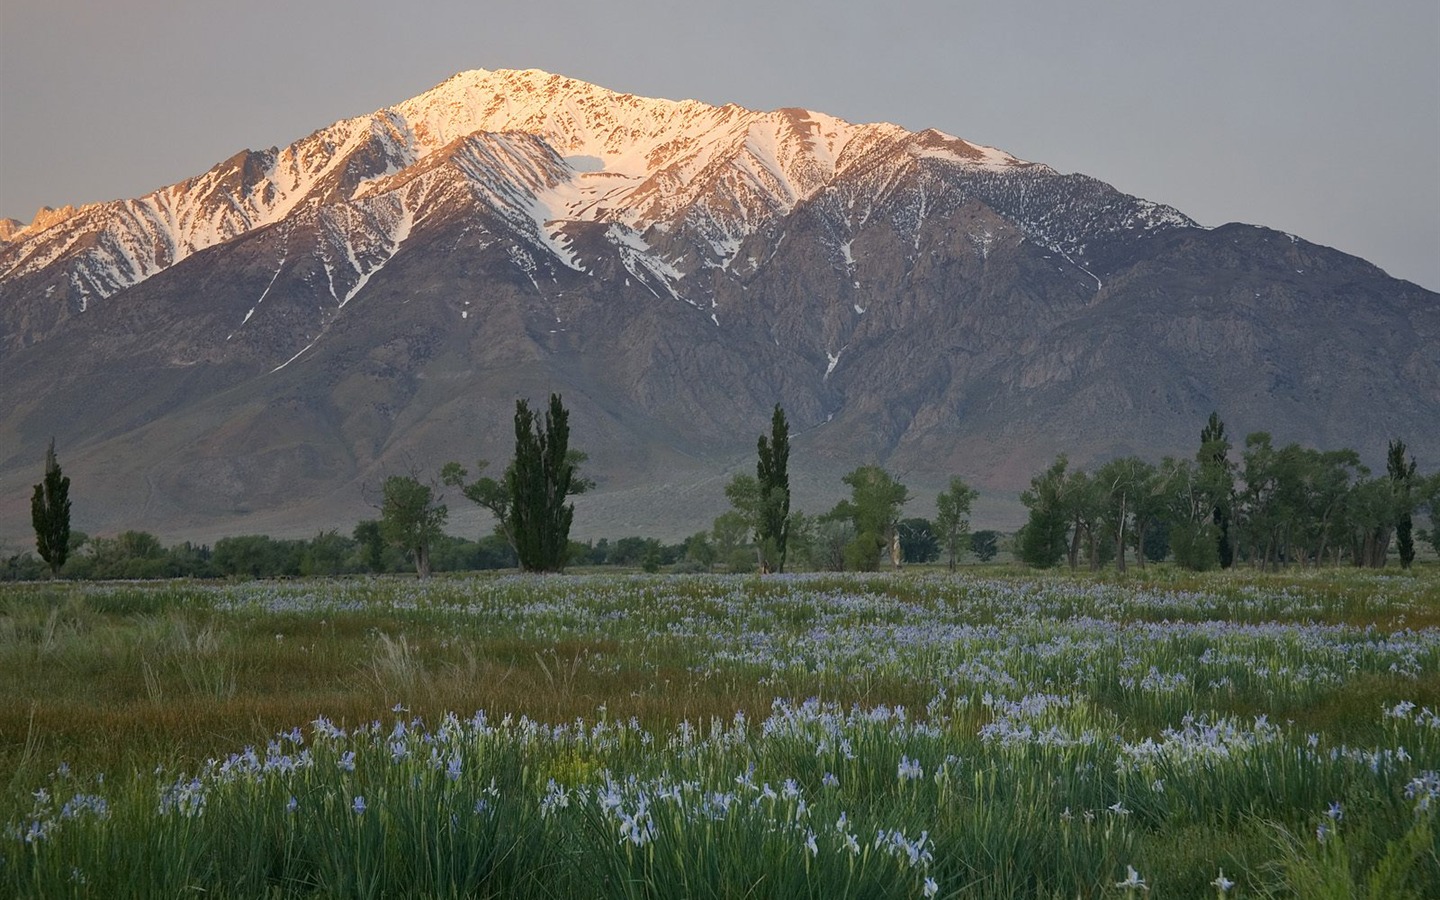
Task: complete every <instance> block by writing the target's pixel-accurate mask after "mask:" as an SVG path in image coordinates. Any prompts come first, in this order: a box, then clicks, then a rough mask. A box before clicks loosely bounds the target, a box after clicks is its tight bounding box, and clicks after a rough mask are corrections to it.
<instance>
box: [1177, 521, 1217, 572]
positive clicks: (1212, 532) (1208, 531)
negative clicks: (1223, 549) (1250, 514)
mask: <svg viewBox="0 0 1440 900" xmlns="http://www.w3.org/2000/svg"><path fill="white" fill-rule="evenodd" d="M1219 532H1220V529H1219V527H1218V526H1216V525H1215V524H1213V523H1211V522H1194V521H1189V520H1185V521H1180V522H1177V523H1176V524H1174V525H1172V526H1171V527H1170V549H1171V551H1172V552H1173V553H1174V554H1175V564H1176V565H1178V566H1182V567H1184V568H1186V569H1189V570H1191V571H1193V572H1206V571H1209V570H1211V569H1214V568H1216V567H1218V566H1219V565H1220V550H1219V541H1218V540H1216V536H1217V535H1218V534H1219Z"/></svg>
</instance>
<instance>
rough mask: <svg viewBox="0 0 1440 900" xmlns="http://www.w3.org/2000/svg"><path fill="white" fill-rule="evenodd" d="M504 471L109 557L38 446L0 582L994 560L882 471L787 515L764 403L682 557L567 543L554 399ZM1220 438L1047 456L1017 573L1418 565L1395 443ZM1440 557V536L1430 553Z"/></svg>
mask: <svg viewBox="0 0 1440 900" xmlns="http://www.w3.org/2000/svg"><path fill="white" fill-rule="evenodd" d="M514 433H515V451H514V456H513V457H512V458H511V460H510V462H509V463H508V464H507V465H506V467H505V468H504V470H502V471H501V473H500V474H499V477H490V476H486V475H484V474H483V472H484V470H485V469H486V468H488V463H487V462H486V461H484V460H481V461H480V462H479V463H478V465H477V466H476V477H475V478H474V479H473V480H471V475H470V472H469V471H468V470H467V469H466V468H465V467H464V466H462V465H460V464H459V463H456V462H450V463H447V464H445V465H444V466H443V467H442V468H441V470H440V473H439V479H438V481H433V480H432V481H428V482H427V481H423V480H422V479H421V478H420V476H419V475H418V474H417V473H413V472H412V473H411V474H409V475H394V476H391V477H389V478H387V479H386V480H385V482H384V483H383V485H382V487H381V491H380V498H379V503H378V509H379V517H378V518H376V519H369V520H365V521H362V522H360V523H359V524H358V525H356V527H355V529H354V531H353V532H352V533H351V534H350V535H348V536H347V535H342V534H340V533H339V532H338V531H334V530H332V531H321V532H320V533H318V534H317V535H316V536H315V537H314V538H311V539H309V540H277V539H273V538H269V537H267V536H264V535H242V536H239V537H233V538H224V539H221V540H220V541H217V542H216V544H215V546H214V547H213V548H211V547H209V546H203V545H194V544H191V543H188V542H187V543H184V544H179V545H175V546H173V547H169V548H165V547H163V546H162V545H161V543H160V541H159V540H158V539H157V538H155V537H154V536H153V535H150V534H147V533H145V532H136V531H127V532H124V533H123V534H121V535H119V536H117V537H114V538H89V537H88V536H86V535H84V534H83V533H80V532H73V533H72V532H71V531H70V523H69V515H70V500H69V485H70V480H69V478H67V477H65V476H64V475H63V473H62V472H61V471H60V467H59V464H58V462H56V459H55V452H54V443H53V441H52V442H51V444H50V446H49V448H48V449H47V451H46V459H45V474H44V478H43V479H42V481H41V483H39V484H37V485H35V492H34V496H33V498H32V503H31V513H32V522H33V524H34V529H35V535H36V549H37V551H38V553H39V554H40V557H41V560H43V565H42V564H41V563H40V562H37V561H35V560H34V558H33V557H30V556H29V555H28V554H17V555H15V556H12V557H10V558H9V559H8V560H6V561H5V565H4V567H3V568H0V578H12V579H13V578H35V577H39V576H40V575H41V574H43V573H44V572H45V571H46V569H48V571H49V572H50V574H51V575H58V576H63V577H71V578H153V577H185V576H189V577H212V576H232V577H235V576H240V577H270V576H302V575H339V574H348V573H359V572H372V573H380V572H395V571H400V570H402V569H405V568H413V569H414V571H415V573H416V575H417V576H418V577H421V578H425V577H428V576H429V575H430V574H431V573H432V572H434V571H458V570H472V569H498V568H514V567H518V568H520V569H522V570H524V571H529V572H557V571H562V570H564V569H565V568H566V566H567V565H623V566H638V567H640V568H643V569H646V570H647V571H658V570H659V569H660V568H661V567H665V568H668V569H671V570H674V571H695V572H701V571H714V570H716V569H717V568H719V569H722V570H724V571H730V572H750V571H759V572H761V573H776V572H783V571H785V570H786V568H787V566H789V567H791V568H801V569H809V570H835V571H841V570H854V571H875V570H877V569H879V568H880V567H881V566H883V565H886V564H887V563H888V564H889V565H893V566H896V567H898V566H900V565H902V564H904V563H906V562H911V563H926V562H933V561H935V560H937V559H939V558H941V557H942V556H943V557H944V558H945V559H946V562H947V564H948V566H949V567H950V568H951V569H952V570H953V569H954V568H955V566H956V564H957V562H959V561H960V560H962V559H963V558H964V556H965V555H967V554H970V555H973V556H974V557H975V558H976V559H978V560H980V561H982V562H983V561H988V560H990V559H993V558H994V557H995V556H996V555H997V553H998V552H999V550H1000V544H1001V538H1002V535H1001V534H1000V533H999V532H996V531H993V530H981V531H976V532H974V533H972V532H971V530H970V521H969V517H970V508H971V504H972V502H973V501H974V500H975V498H976V496H977V494H976V492H975V491H974V490H973V489H972V488H970V486H969V485H968V484H966V482H965V481H964V479H962V478H960V477H958V476H957V477H952V478H951V479H950V482H949V484H948V486H947V488H946V489H945V490H944V491H943V492H941V493H940V494H939V495H938V496H937V497H936V498H935V508H936V516H935V519H934V520H933V521H931V520H929V519H924V518H919V517H909V518H904V517H902V513H901V511H902V508H903V507H904V506H905V504H906V503H908V502H909V501H910V500H911V499H912V497H911V494H910V492H909V490H908V488H906V486H905V485H904V484H902V483H901V482H899V481H898V480H897V479H896V478H895V477H894V476H893V475H892V474H891V473H889V472H887V471H885V470H884V469H883V468H881V467H880V466H878V465H864V466H860V467H858V468H856V469H854V470H852V471H851V472H850V473H848V474H847V475H845V476H844V478H843V479H842V481H843V483H844V484H845V485H846V486H847V487H848V488H849V496H848V497H846V498H845V499H843V500H841V501H840V502H839V503H837V504H836V505H835V506H834V507H833V508H832V509H830V510H829V511H827V512H824V513H821V514H817V515H807V514H806V513H804V512H803V511H799V510H794V509H792V508H791V493H790V481H789V455H790V440H789V424H788V422H787V421H786V419H785V412H784V409H783V408H782V407H781V406H780V405H779V404H776V406H775V408H774V410H773V413H772V416H771V423H770V429H769V432H768V433H764V434H761V435H760V436H759V438H758V439H757V445H756V463H755V474H754V475H750V474H748V473H742V474H739V475H736V476H735V477H733V478H732V479H731V480H730V482H729V483H728V484H727V485H726V486H725V496H726V498H727V499H728V500H729V502H730V509H728V510H727V511H726V512H724V513H722V514H721V515H720V516H718V517H717V518H716V519H715V520H714V522H713V523H712V527H711V528H710V529H708V530H706V531H702V532H698V533H696V534H693V535H691V536H690V537H688V538H686V539H685V540H684V541H683V542H681V543H678V544H672V545H667V544H663V543H661V542H660V541H658V540H655V539H650V538H641V537H626V538H620V539H618V540H616V541H614V542H613V543H612V542H611V541H609V540H608V539H602V540H600V541H598V542H588V543H580V542H576V541H573V540H571V539H570V529H571V525H572V524H573V521H574V504H573V503H572V502H570V498H572V497H574V496H575V495H577V494H581V493H583V492H585V491H587V490H589V489H590V488H591V487H593V482H591V481H590V480H589V479H588V478H585V477H584V476H583V475H581V473H580V467H581V466H582V465H583V464H584V462H585V460H586V457H585V454H584V453H583V452H580V451H579V450H576V449H574V448H572V447H571V446H570V441H569V435H570V429H569V414H568V411H567V410H566V409H565V407H564V404H563V403H562V402H561V398H560V396H559V395H554V394H552V395H551V397H550V400H549V403H548V405H547V407H546V409H545V410H544V412H543V414H542V413H540V412H537V411H534V410H532V409H531V408H530V406H529V404H528V403H527V402H526V401H525V400H523V399H521V400H517V401H516V408H515V418H514ZM1233 449H1234V448H1233V447H1232V445H1231V443H1230V440H1229V438H1228V436H1227V434H1226V432H1225V426H1224V424H1223V423H1222V422H1221V421H1220V419H1219V417H1218V415H1217V414H1212V415H1211V416H1210V419H1209V421H1208V422H1207V423H1206V425H1205V427H1204V428H1203V429H1202V431H1201V434H1200V442H1199V448H1198V450H1197V451H1196V454H1195V458H1194V459H1193V460H1192V459H1177V458H1173V457H1166V458H1165V459H1164V460H1162V461H1161V462H1160V463H1159V464H1158V465H1156V464H1152V463H1149V462H1146V461H1144V460H1142V459H1140V458H1139V457H1135V456H1127V457H1123V458H1120V459H1115V460H1111V461H1110V462H1107V463H1105V464H1103V465H1100V466H1098V467H1096V468H1094V469H1093V470H1092V471H1085V470H1083V469H1080V468H1072V467H1071V466H1070V464H1069V462H1068V459H1067V458H1066V456H1065V455H1063V454H1062V455H1060V456H1059V457H1058V458H1057V459H1056V460H1055V462H1054V463H1053V464H1052V465H1051V466H1050V467H1048V468H1047V469H1046V470H1045V471H1043V472H1041V473H1039V474H1038V475H1036V476H1035V477H1034V478H1033V479H1032V480H1031V483H1030V486H1029V488H1028V489H1027V490H1026V491H1024V492H1023V493H1022V495H1021V500H1022V502H1023V503H1024V504H1025V506H1026V507H1027V509H1028V512H1029V515H1028V519H1027V522H1026V524H1025V526H1024V527H1023V528H1021V530H1020V531H1019V532H1018V533H1017V534H1016V535H1015V539H1014V541H1013V550H1014V552H1015V555H1016V557H1017V558H1018V559H1020V560H1021V561H1023V562H1025V563H1027V564H1029V565H1031V566H1035V567H1040V568H1045V567H1051V566H1055V565H1059V564H1060V563H1061V562H1062V561H1065V562H1068V565H1069V567H1070V568H1071V569H1072V570H1073V569H1078V568H1079V567H1080V566H1081V565H1082V564H1083V565H1085V566H1086V567H1088V568H1090V569H1098V568H1100V567H1101V566H1104V565H1107V564H1111V563H1112V562H1113V564H1114V565H1115V566H1116V567H1117V568H1118V569H1119V570H1120V571H1125V569H1126V568H1127V566H1128V560H1129V558H1130V554H1131V553H1133V554H1134V557H1133V558H1134V559H1135V561H1136V562H1137V564H1138V565H1140V566H1142V567H1143V566H1144V565H1145V562H1146V560H1157V561H1158V560H1162V559H1165V558H1167V557H1170V556H1173V558H1174V560H1175V562H1176V563H1177V564H1178V565H1180V566H1183V567H1185V568H1190V569H1196V570H1204V569H1210V568H1228V567H1230V566H1231V565H1233V564H1235V563H1236V562H1237V561H1239V562H1244V563H1248V564H1251V565H1255V566H1258V567H1264V568H1276V567H1279V566H1282V565H1293V564H1299V565H1315V566H1319V565H1321V564H1323V563H1327V562H1328V563H1330V564H1340V563H1341V562H1350V563H1353V564H1354V565H1360V566H1372V567H1373V566H1380V565H1383V564H1384V562H1385V560H1386V558H1387V555H1388V551H1389V549H1390V547H1391V544H1392V541H1393V543H1394V545H1395V548H1396V550H1397V551H1398V554H1399V556H1400V561H1401V564H1402V566H1406V567H1408V566H1409V565H1410V563H1411V561H1412V560H1413V559H1414V540H1415V537H1416V535H1415V533H1414V529H1413V524H1412V523H1413V517H1414V515H1415V514H1416V513H1418V512H1421V511H1424V510H1427V509H1429V510H1432V511H1433V510H1434V509H1435V508H1437V506H1440V474H1436V475H1432V476H1429V477H1424V476H1421V475H1419V474H1418V473H1417V471H1416V462H1415V459H1414V458H1413V456H1411V457H1407V455H1406V447H1405V445H1404V444H1403V443H1402V442H1400V441H1398V440H1397V441H1392V442H1391V443H1390V446H1389V453H1388V457H1387V460H1388V463H1387V471H1386V474H1385V475H1383V476H1376V477H1371V475H1370V472H1369V470H1368V469H1366V467H1364V466H1363V465H1361V463H1360V459H1359V456H1358V454H1356V453H1355V452H1354V451H1352V450H1340V451H1317V450H1313V449H1309V448H1305V447H1301V446H1300V445H1298V444H1289V445H1286V446H1284V447H1275V446H1274V442H1273V439H1272V438H1271V436H1270V435H1269V434H1268V433H1265V432H1256V433H1254V434H1251V435H1249V436H1248V437H1247V438H1246V440H1245V444H1244V448H1243V450H1241V452H1240V454H1239V458H1238V459H1236V458H1233V456H1232V451H1233ZM442 485H443V486H449V487H454V488H458V489H459V490H460V492H461V494H462V495H463V496H464V497H465V498H466V499H468V500H470V501H471V502H474V503H476V504H478V505H479V506H481V507H483V508H484V509H486V510H487V511H489V512H490V514H491V515H492V517H493V518H494V520H495V527H494V533H493V534H490V535H487V536H483V537H481V538H479V539H478V540H467V539H463V538H456V537H453V536H450V535H447V534H445V532H444V526H445V524H446V522H447V521H448V516H449V510H448V507H447V506H446V504H445V503H444V502H443V498H442V497H441V494H440V489H441V487H442ZM1428 537H1429V539H1430V540H1431V541H1432V542H1434V543H1435V544H1436V549H1437V552H1440V528H1437V529H1434V530H1432V531H1431V532H1430V534H1429V535H1428Z"/></svg>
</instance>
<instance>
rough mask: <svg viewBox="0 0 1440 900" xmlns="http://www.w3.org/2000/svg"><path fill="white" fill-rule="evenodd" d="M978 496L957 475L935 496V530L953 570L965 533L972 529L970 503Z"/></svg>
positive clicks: (963, 543) (963, 542) (962, 545)
mask: <svg viewBox="0 0 1440 900" xmlns="http://www.w3.org/2000/svg"><path fill="white" fill-rule="evenodd" d="M978 496H980V495H979V494H978V493H976V492H975V490H974V489H972V488H971V487H970V486H969V485H968V484H966V483H965V481H964V479H961V478H958V477H957V478H951V479H950V486H949V487H948V488H946V490H945V491H944V492H943V493H942V494H941V495H940V496H939V497H937V498H935V509H936V514H935V530H936V531H937V532H938V537H939V539H940V543H942V544H943V545H944V547H945V550H946V552H947V553H948V554H949V563H950V570H951V571H952V572H953V571H954V570H955V562H956V560H958V559H959V558H960V554H961V552H962V548H963V547H964V545H965V533H966V532H967V531H969V530H970V504H971V503H974V502H975V498H976V497H978ZM991 555H992V556H993V555H994V554H993V553H992V554H991Z"/></svg>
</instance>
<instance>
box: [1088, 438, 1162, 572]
mask: <svg viewBox="0 0 1440 900" xmlns="http://www.w3.org/2000/svg"><path fill="white" fill-rule="evenodd" d="M1094 480H1095V483H1096V485H1097V487H1098V488H1099V490H1100V491H1101V492H1102V493H1103V496H1104V498H1105V504H1104V506H1103V508H1102V512H1101V518H1102V520H1103V521H1104V522H1105V523H1106V525H1107V527H1108V528H1109V533H1110V534H1111V536H1113V538H1114V540H1115V565H1116V568H1118V569H1119V570H1120V571H1121V572H1124V571H1125V549H1126V546H1127V543H1126V538H1127V537H1129V536H1131V535H1133V536H1134V546H1135V548H1136V556H1137V558H1138V560H1139V563H1140V567H1141V568H1142V569H1143V568H1144V567H1145V554H1144V552H1143V547H1144V539H1145V532H1146V530H1147V528H1148V526H1149V523H1150V521H1151V520H1152V519H1153V518H1154V517H1155V516H1156V514H1157V513H1158V511H1159V510H1158V506H1159V503H1158V500H1159V496H1160V494H1159V491H1157V490H1156V477H1155V467H1154V466H1152V465H1150V464H1149V463H1147V462H1145V461H1144V460H1142V459H1140V458H1139V457H1135V456H1125V457H1121V458H1120V459H1114V460H1111V461H1110V462H1108V463H1106V464H1105V465H1103V466H1101V467H1100V469H1099V471H1097V472H1096V473H1095V479H1094Z"/></svg>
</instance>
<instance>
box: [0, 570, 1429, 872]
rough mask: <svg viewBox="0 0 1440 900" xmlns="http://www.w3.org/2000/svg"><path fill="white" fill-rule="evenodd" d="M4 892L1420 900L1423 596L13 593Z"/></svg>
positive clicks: (762, 583)
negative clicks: (1410, 899) (1416, 899)
mask: <svg viewBox="0 0 1440 900" xmlns="http://www.w3.org/2000/svg"><path fill="white" fill-rule="evenodd" d="M0 684H3V686H4V687H3V703H0V783H3V785H4V788H5V790H4V794H3V795H0V894H3V895H6V896H17V897H29V896H34V897H67V896H76V897H92V896H94V897H102V896H103V897H132V896H133V897H177V896H184V895H190V894H195V893H203V894H206V895H208V896H219V897H263V896H274V897H292V896H315V897H393V896H408V897H461V896H465V897H472V896H478V897H485V896H497V897H500V896H503V897H626V898H630V897H656V898H661V897H665V898H668V897H781V896H783V897H816V898H830V897H846V896H851V897H892V896H893V897H930V896H936V897H980V898H989V897H1016V898H1019V897H1056V898H1072V897H1125V896H1131V897H1136V896H1142V895H1148V896H1154V897H1216V896H1218V897H1302V898H1317V897H1376V898H1380V897H1384V898H1390V897H1405V896H1415V897H1427V896H1429V897H1434V896H1437V895H1440V894H1437V888H1436V887H1435V886H1436V885H1440V850H1437V841H1440V838H1437V827H1440V821H1437V817H1440V812H1437V810H1440V712H1437V711H1440V571H1437V570H1436V569H1434V568H1431V569H1429V570H1428V571H1424V572H1422V573H1420V574H1402V573H1400V572H1398V571H1396V570H1391V571H1388V572H1384V573H1376V572H1364V571H1354V570H1326V571H1321V572H1313V571H1306V572H1300V573H1282V574H1278V575H1261V574H1256V573H1251V572H1228V573H1223V574H1208V575H1204V576H1199V575H1194V574H1190V573H1181V572H1178V571H1175V570H1172V569H1169V568H1168V567H1165V566H1154V567H1151V568H1150V569H1149V570H1147V571H1145V572H1143V573H1139V574H1136V573H1132V574H1131V576H1130V577H1129V578H1128V579H1121V580H1117V579H1115V578H1113V577H1112V578H1103V577H1101V578H1097V577H1088V576H1086V577H1072V576H1068V575H1058V574H1047V575H1036V574H1034V573H1027V572H1023V571H1020V570H1011V569H1008V568H1001V567H996V568H993V569H982V570H975V571H970V572H964V573H962V574H959V575H953V576H952V575H949V574H947V573H938V572H932V573H911V572H907V573H905V574H900V575H896V574H884V575H868V576H865V575H836V574H814V575H786V576H766V577H763V578H760V577H755V576H712V575H683V576H682V575H634V576H617V575H613V574H611V575H572V576H550V577H515V576H483V577H482V576H467V577H455V578H438V579H432V580H429V581H425V582H417V581H414V580H402V579H389V578H383V579H371V578H355V579H336V580H328V581H326V580H296V581H282V582H250V583H238V582H236V583H198V582H170V583H159V584H139V583H109V584H58V583H57V584H35V585H15V586H6V587H4V588H3V589H0Z"/></svg>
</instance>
